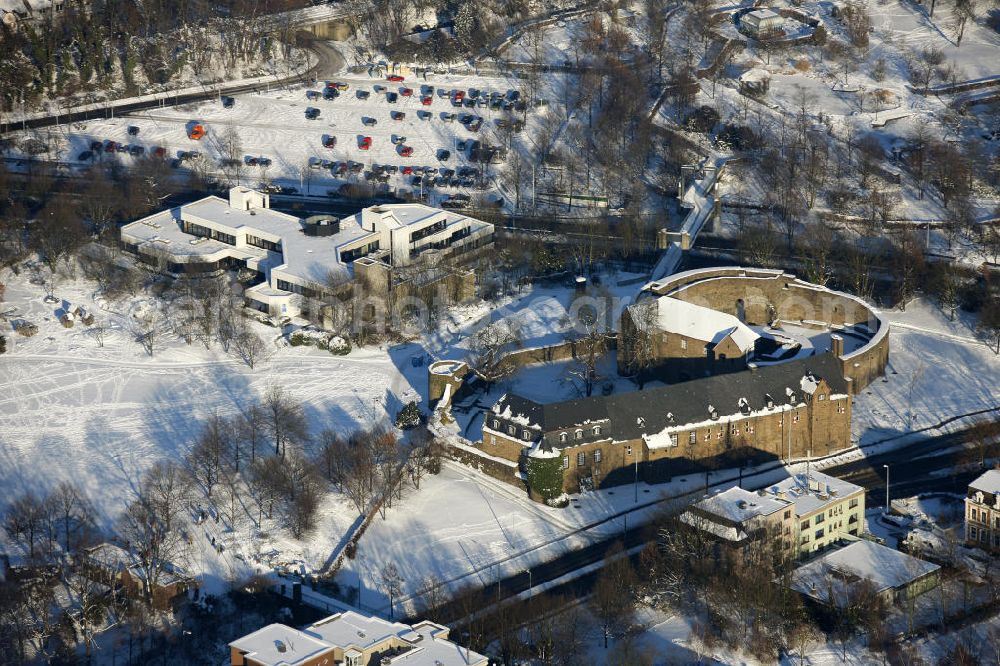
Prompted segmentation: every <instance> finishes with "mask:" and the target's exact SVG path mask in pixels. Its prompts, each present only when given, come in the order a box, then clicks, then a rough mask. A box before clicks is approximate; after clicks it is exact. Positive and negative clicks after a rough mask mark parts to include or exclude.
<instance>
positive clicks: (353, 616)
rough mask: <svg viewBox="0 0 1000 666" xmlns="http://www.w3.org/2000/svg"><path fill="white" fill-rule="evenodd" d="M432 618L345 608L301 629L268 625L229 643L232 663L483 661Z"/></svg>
mask: <svg viewBox="0 0 1000 666" xmlns="http://www.w3.org/2000/svg"><path fill="white" fill-rule="evenodd" d="M448 631H449V630H448V628H447V627H444V626H441V625H439V624H435V623H433V622H428V621H424V622H419V623H417V624H415V625H413V626H410V625H406V624H402V623H400V622H389V621H387V620H383V619H381V618H377V617H368V616H365V615H361V614H359V613H355V612H353V611H348V612H345V613H338V614H336V615H331V616H330V617H328V618H326V619H324V620H320V621H319V622H316V623H315V624H312V625H310V626H308V627H306V628H305V629H302V630H299V629H293V628H292V627H289V626H286V625H283V624H270V625H268V626H266V627H263V628H261V629H258V630H257V631H255V632H253V633H251V634H247V635H246V636H243V637H242V638H238V639H236V640H235V641H233V642H231V643H230V644H229V649H230V664H231V665H232V666H370V665H371V664H405V665H406V666H487V663H488V660H487V658H486V657H485V656H483V655H481V654H478V653H476V652H473V651H471V650H469V649H467V648H463V647H462V646H460V645H457V644H456V643H453V642H451V641H450V640H448Z"/></svg>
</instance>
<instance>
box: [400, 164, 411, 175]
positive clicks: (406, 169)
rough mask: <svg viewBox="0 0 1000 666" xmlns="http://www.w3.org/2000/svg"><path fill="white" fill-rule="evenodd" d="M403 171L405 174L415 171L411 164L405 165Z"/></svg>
mask: <svg viewBox="0 0 1000 666" xmlns="http://www.w3.org/2000/svg"><path fill="white" fill-rule="evenodd" d="M402 173H403V175H404V176H409V175H411V174H412V173H413V167H411V166H405V167H403V171H402Z"/></svg>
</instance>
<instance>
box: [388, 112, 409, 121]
mask: <svg viewBox="0 0 1000 666" xmlns="http://www.w3.org/2000/svg"><path fill="white" fill-rule="evenodd" d="M389 116H390V117H391V118H392V119H393V120H405V119H406V114H405V113H404V112H402V111H393V112H392V113H390V114H389Z"/></svg>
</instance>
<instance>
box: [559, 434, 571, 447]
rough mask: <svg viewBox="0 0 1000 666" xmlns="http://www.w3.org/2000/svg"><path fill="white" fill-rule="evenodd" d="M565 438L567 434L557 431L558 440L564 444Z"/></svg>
mask: <svg viewBox="0 0 1000 666" xmlns="http://www.w3.org/2000/svg"><path fill="white" fill-rule="evenodd" d="M567 439H569V435H567V434H566V433H564V432H561V433H559V441H560V442H561V443H563V444H565V443H566V440H567Z"/></svg>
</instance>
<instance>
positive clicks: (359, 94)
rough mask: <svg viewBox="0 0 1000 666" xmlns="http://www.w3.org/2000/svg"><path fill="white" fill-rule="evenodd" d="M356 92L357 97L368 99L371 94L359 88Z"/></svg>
mask: <svg viewBox="0 0 1000 666" xmlns="http://www.w3.org/2000/svg"><path fill="white" fill-rule="evenodd" d="M356 94H357V97H358V99H368V98H369V97H371V96H372V94H371V93H370V92H368V91H367V90H359V91H358V92H357V93H356Z"/></svg>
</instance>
